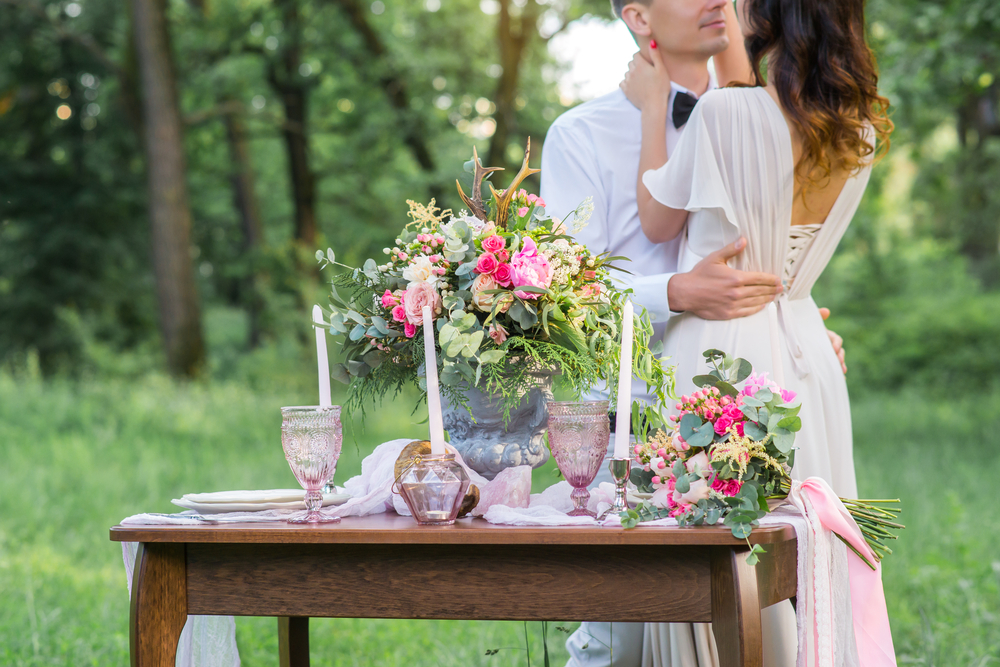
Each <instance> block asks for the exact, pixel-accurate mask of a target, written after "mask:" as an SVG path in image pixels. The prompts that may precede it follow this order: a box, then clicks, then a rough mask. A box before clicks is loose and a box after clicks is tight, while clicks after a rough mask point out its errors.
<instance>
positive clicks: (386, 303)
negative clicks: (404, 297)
mask: <svg viewBox="0 0 1000 667" xmlns="http://www.w3.org/2000/svg"><path fill="white" fill-rule="evenodd" d="M395 305H396V298H395V297H394V296H393V295H392V292H390V291H389V290H386V291H385V294H383V295H382V307H383V308H392V307H393V306H395Z"/></svg>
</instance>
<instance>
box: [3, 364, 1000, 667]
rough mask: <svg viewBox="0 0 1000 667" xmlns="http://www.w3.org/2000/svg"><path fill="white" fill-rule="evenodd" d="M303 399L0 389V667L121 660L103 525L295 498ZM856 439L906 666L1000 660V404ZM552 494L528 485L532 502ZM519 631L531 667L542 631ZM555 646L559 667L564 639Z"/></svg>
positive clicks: (868, 414)
mask: <svg viewBox="0 0 1000 667" xmlns="http://www.w3.org/2000/svg"><path fill="white" fill-rule="evenodd" d="M311 401H312V397H311V385H310V386H308V387H301V386H298V385H297V384H296V383H295V382H278V381H276V382H275V383H274V384H273V386H269V383H268V382H267V381H266V380H258V381H247V382H239V383H238V382H235V381H228V382H217V383H214V384H210V385H200V384H188V385H178V384H175V383H173V382H171V381H169V380H166V379H163V378H158V377H146V378H144V379H140V380H132V381H114V380H101V381H90V382H80V383H71V382H68V381H50V382H42V381H39V380H37V379H30V378H24V377H18V378H15V377H12V376H10V375H0V461H2V463H0V665H46V666H54V665H90V664H93V665H125V664H127V661H128V657H127V656H128V653H127V652H128V634H127V630H128V627H127V615H128V600H127V593H126V588H125V577H124V570H123V568H122V564H121V552H120V549H119V547H118V545H117V544H112V543H111V542H109V541H108V537H107V529H108V527H109V526H111V525H114V524H115V523H117V522H118V521H119V520H120V519H121V518H123V517H124V516H127V515H130V514H135V513H138V512H143V511H158V512H167V511H171V510H172V509H173V507H172V506H171V505H170V503H169V500H170V498H176V497H179V496H180V494H183V493H186V492H191V491H206V490H213V489H215V490H220V489H236V488H273V487H293V486H295V480H294V479H293V477H292V476H291V473H290V472H289V470H288V466H287V465H286V464H285V462H284V459H283V457H282V453H281V448H280V445H279V441H278V433H279V423H280V414H279V410H278V408H279V407H280V406H281V405H290V404H292V405H294V404H303V403H306V402H311ZM411 407H412V401H410V400H401V401H399V402H398V403H396V404H393V409H388V408H386V409H381V410H378V411H376V412H374V413H373V414H372V415H371V418H370V419H369V421H368V427H367V430H366V432H364V433H357V434H355V433H354V432H353V431H354V430H353V428H352V425H351V424H347V425H346V428H345V431H346V433H345V436H346V437H345V448H344V454H343V458H342V462H341V465H340V470H339V471H338V480H340V481H342V480H344V479H346V478H347V477H348V476H350V475H352V474H355V473H356V472H357V471H358V469H359V465H360V460H361V457H362V455H363V453H365V452H366V451H368V449H369V448H370V447H371V446H372V445H373V444H375V443H377V442H381V441H383V440H387V439H390V438H393V437H399V436H404V437H405V436H406V435H418V434H420V433H421V431H422V427H421V426H419V425H415V424H414V423H413V422H415V421H416V419H413V418H411V417H410V416H409V412H410V409H411ZM854 426H855V432H856V434H857V436H856V439H857V443H856V460H857V462H858V473H859V479H860V483H861V488H862V495H866V496H875V497H879V496H880V497H890V496H892V497H895V496H899V497H901V498H902V499H903V501H904V507H905V513H904V517H905V522H906V523H907V525H908V526H909V528H908V529H907V530H906V531H904V533H903V537H902V539H901V540H900V541H899V543H898V544H896V545H894V546H895V547H896V553H895V554H894V555H893V556H892V557H891V558H890V559H889V560H888V561H886V565H885V585H886V591H887V596H888V603H889V612H890V617H891V620H892V625H893V631H894V637H895V641H896V647H897V651H898V653H899V657H900V663H901V664H923V665H941V666H947V667H952V666H957V665H963V666H964V665H968V666H970V667H985V666H986V665H990V664H996V663H1000V590H998V577H1000V549H998V543H1000V517H998V514H997V512H996V504H997V491H996V488H997V487H996V480H998V479H1000V457H998V454H997V436H996V433H997V432H998V431H1000V395H990V396H978V397H974V398H973V397H970V398H967V399H962V400H960V401H958V402H957V405H956V404H955V403H953V404H952V405H950V406H948V405H946V404H945V403H944V401H943V400H935V399H932V398H927V397H921V396H917V395H902V396H881V395H877V396H869V397H864V398H856V399H855V409H854ZM355 436H356V437H357V439H358V441H359V443H360V447H356V446H354V444H353V440H354V437H355ZM554 480H555V476H554V474H553V473H552V470H551V468H549V469H545V470H541V471H536V478H535V486H536V490H537V489H538V488H539V487H544V486H546V485H548V484H549V483H551V482H552V481H554ZM651 576H653V574H652V573H651ZM237 631H238V639H239V644H240V648H241V654H242V657H243V664H244V665H246V666H248V667H253V666H256V665H270V664H274V662H275V655H276V650H277V649H276V647H277V644H276V642H277V640H276V624H275V622H274V621H273V620H272V619H257V618H250V619H239V620H238V621H237ZM529 631H530V637H531V641H532V644H533V645H532V660H533V662H534V664H538V665H540V664H541V660H540V658H541V646H540V632H539V628H538V624H529ZM552 634H553V635H554V637H553V639H552V640H551V641H550V648H551V649H552V650H553V664H562V663H563V662H564V661H565V651H564V649H563V647H562V645H561V643H562V642H561V639H562V636H563V635H561V634H560V633H558V632H553V633H552ZM311 642H312V654H313V660H314V664H316V665H371V664H386V665H389V664H408V665H508V664H524V653H523V652H520V653H518V652H516V651H514V650H509V651H502V652H501V653H500V654H499V655H497V656H493V657H487V656H485V655H484V653H485V651H486V649H489V648H500V647H520V646H523V645H524V628H523V626H522V624H520V623H485V622H471V621H469V622H444V621H368V620H353V619H318V620H314V621H313V622H312V633H311Z"/></svg>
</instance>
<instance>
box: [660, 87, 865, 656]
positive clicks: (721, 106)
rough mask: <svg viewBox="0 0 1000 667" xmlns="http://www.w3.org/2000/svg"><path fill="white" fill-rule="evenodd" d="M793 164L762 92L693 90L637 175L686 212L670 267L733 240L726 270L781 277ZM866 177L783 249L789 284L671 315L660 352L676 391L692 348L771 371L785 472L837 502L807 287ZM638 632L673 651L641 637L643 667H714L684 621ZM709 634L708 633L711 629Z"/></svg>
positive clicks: (842, 393)
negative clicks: (659, 162) (676, 133)
mask: <svg viewBox="0 0 1000 667" xmlns="http://www.w3.org/2000/svg"><path fill="white" fill-rule="evenodd" d="M794 168H795V164H794V160H793V157H792V142H791V136H790V134H789V130H788V124H787V122H786V120H785V118H784V115H783V114H782V112H781V109H780V108H779V107H778V105H777V104H776V103H775V102H774V100H773V99H772V98H771V96H770V95H769V94H768V93H767V91H765V90H764V89H763V88H726V89H721V90H716V91H711V92H709V93H707V94H706V95H705V96H704V97H702V99H701V101H699V103H698V105H697V106H696V107H695V109H694V111H693V113H692V114H691V118H690V119H689V120H688V123H687V127H686V129H685V132H684V134H683V136H682V137H681V140H680V142H679V143H678V145H677V148H676V150H675V151H674V153H673V154H672V155H671V156H670V158H669V160H668V161H667V163H666V164H665V165H664V166H663V167H661V168H659V169H656V170H650V171H647V172H646V173H645V174H643V175H642V180H643V183H644V184H645V185H646V187H647V188H648V189H649V191H650V193H651V194H652V195H653V197H655V198H656V199H657V200H658V201H660V202H661V203H663V204H666V205H667V206H670V207H671V208H676V209H686V210H688V211H690V212H691V214H690V215H689V217H688V222H687V227H686V231H685V236H684V239H683V242H682V244H681V249H680V257H679V261H678V270H679V271H689V270H691V269H692V268H693V267H694V265H695V264H697V263H698V262H699V261H701V259H702V258H704V257H705V256H706V255H708V254H710V253H711V252H714V251H716V250H718V249H720V248H722V247H723V246H725V245H727V244H729V243H732V242H733V241H735V240H736V239H738V238H739V237H740V236H743V237H745V238H746V239H747V247H746V249H745V250H744V251H743V253H741V254H740V255H738V256H737V257H736V258H735V259H734V260H733V261H732V265H733V267H734V268H737V269H741V270H744V271H764V272H767V273H771V274H774V275H779V276H784V273H785V270H786V263H787V260H788V257H789V244H790V243H792V244H795V243H796V242H795V241H794V240H793V239H792V230H791V213H792V202H793V198H794V185H795V180H794ZM870 175H871V166H870V165H867V166H865V167H864V168H862V169H861V170H860V172H859V173H858V174H856V175H855V176H854V177H852V178H850V179H849V180H848V181H847V183H846V185H845V186H844V188H843V190H842V191H841V193H840V195H839V197H838V199H837V201H836V203H835V204H834V206H833V208H832V210H831V211H830V213H829V215H828V216H827V218H826V220H825V221H824V223H823V224H822V226H821V227H820V229H818V230H816V231H815V233H814V235H813V236H812V237H811V239H810V243H809V244H808V247H800V248H798V249H797V250H793V253H792V254H793V258H794V259H793V264H792V266H791V267H790V268H791V269H792V271H793V274H792V276H791V277H793V278H794V280H791V281H790V282H791V284H790V285H788V286H787V287H786V291H785V292H784V293H783V294H782V296H781V297H780V298H779V299H777V300H776V302H774V303H772V304H770V305H769V306H768V307H767V308H765V309H764V310H763V311H761V312H759V313H757V314H755V315H751V316H749V317H744V318H741V319H736V320H728V321H710V320H703V319H701V318H699V317H697V316H695V315H694V314H692V313H684V314H681V315H676V316H674V317H672V318H671V319H670V321H669V322H668V324H667V331H666V334H665V338H664V343H665V349H664V351H665V354H666V355H667V356H669V357H670V358H671V361H672V362H673V363H676V364H677V390H678V392H680V393H682V394H688V393H691V392H692V391H694V390H695V389H696V388H695V387H694V385H693V384H692V383H691V378H692V377H693V376H694V375H696V374H699V373H704V372H706V370H707V369H706V367H705V364H704V358H703V357H702V352H703V351H704V350H707V349H709V348H716V349H720V350H724V351H726V352H728V353H730V354H733V355H735V356H739V357H743V358H745V359H748V360H749V361H750V362H751V363H752V364H753V367H754V369H755V370H756V371H757V372H761V371H769V372H770V377H772V378H773V379H774V380H775V381H776V382H778V384H780V385H782V386H783V387H785V388H787V389H791V390H792V391H794V392H796V393H797V394H798V400H800V401H801V403H802V410H801V412H800V413H799V414H800V416H801V417H802V430H801V431H800V432H799V433H798V435H797V437H796V446H797V448H798V451H797V452H796V457H795V466H794V469H793V471H792V476H793V477H794V478H796V479H799V480H801V479H804V478H806V477H811V476H816V477H821V478H823V479H824V480H826V481H827V482H828V483H829V484H830V485H831V486H832V487H833V489H834V490H835V491H836V492H837V494H839V495H840V496H843V497H857V485H856V481H855V476H854V456H853V441H852V436H851V413H850V404H849V400H848V396H847V385H846V383H845V381H844V375H843V373H842V371H841V369H840V363H839V361H838V359H837V357H836V355H835V354H834V352H833V349H832V347H831V345H830V341H829V339H828V337H827V333H826V328H825V326H824V325H823V320H822V318H821V317H820V314H819V311H818V308H817V306H816V303H815V302H814V301H813V300H812V297H811V295H810V292H811V290H812V287H813V285H814V284H815V282H816V279H817V278H818V277H819V275H820V274H821V273H822V271H823V269H824V268H825V267H826V265H827V263H828V262H829V260H830V257H831V256H832V255H833V252H834V250H835V249H836V247H837V244H838V243H839V242H840V239H841V237H842V236H843V235H844V232H845V231H846V229H847V226H848V224H849V223H850V221H851V218H852V217H853V216H854V213H855V211H856V210H857V208H858V205H859V204H860V202H861V197H862V195H863V194H864V191H865V187H866V186H867V184H868V180H869V177H870ZM782 605H784V606H785V607H786V608H785V609H784V610H779V611H776V612H774V614H772V615H773V616H774V617H773V618H770V619H766V618H765V619H764V620H765V623H764V626H765V627H764V632H765V635H766V636H768V637H769V638H771V639H776V641H775V642H774V645H773V646H772V649H773V650H774V651H775V653H774V654H773V655H772V656H771V657H767V656H765V662H766V663H767V664H769V665H792V664H794V661H789V658H788V656H794V637H795V634H794V633H795V628H794V622H793V619H794V616H793V615H792V613H791V607H790V605H788V604H787V603H782ZM775 607H779V605H775ZM775 607H772V608H770V609H774V608H775ZM646 634H647V635H653V636H654V637H656V636H658V637H664V636H665V637H666V638H668V639H669V640H670V641H669V642H667V643H670V646H671V648H670V653H669V654H666V653H663V652H661V653H655V652H653V648H654V642H653V641H651V642H650V644H649V649H650V651H651V652H652V655H650V658H651V662H649V663H646V664H649V665H651V666H655V667H661V666H663V667H666V666H671V667H687V666H688V665H691V666H700V667H708V666H712V665H717V664H718V661H717V659H715V657H714V653H713V652H712V651H710V650H708V649H706V650H700V649H699V647H698V646H697V642H692V641H689V637H690V636H691V635H692V630H691V627H690V626H689V625H681V624H671V626H670V627H660V628H655V629H654V628H650V629H649V630H648V631H647V632H646ZM695 635H697V630H696V631H695ZM707 636H708V638H709V639H712V635H711V633H710V632H708V633H707ZM787 637H791V638H792V640H791V641H792V645H793V646H792V647H789V646H788V640H787ZM708 643H709V644H712V643H714V640H713V641H709V642H708ZM682 644H683V645H691V646H694V651H682V655H677V651H676V650H675V647H676V646H679V645H682ZM662 645H663V642H661V643H660V646H662Z"/></svg>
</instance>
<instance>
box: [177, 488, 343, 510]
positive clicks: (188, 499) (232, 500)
mask: <svg viewBox="0 0 1000 667" xmlns="http://www.w3.org/2000/svg"><path fill="white" fill-rule="evenodd" d="M305 493H306V492H305V491H303V490H302V489H298V490H296V489H271V490H266V491H217V492H215V493H187V494H184V495H183V496H181V498H179V499H177V498H175V499H174V500H171V501H170V502H171V503H173V504H174V505H177V506H178V507H183V508H184V509H189V510H195V511H197V512H201V513H202V514H215V513H218V512H256V511H260V510H304V509H305V508H306V505H305V501H304V497H305ZM350 497H351V496H350V495H349V494H348V493H347V492H346V491H345V490H344V489H342V488H337V489H336V492H335V493H327V494H324V495H323V507H327V506H329V505H341V504H343V503H345V502H347V501H348V499H350Z"/></svg>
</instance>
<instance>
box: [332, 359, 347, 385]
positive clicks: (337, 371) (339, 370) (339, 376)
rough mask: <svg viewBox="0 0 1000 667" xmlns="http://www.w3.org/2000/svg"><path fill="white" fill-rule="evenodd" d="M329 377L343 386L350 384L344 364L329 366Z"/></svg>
mask: <svg viewBox="0 0 1000 667" xmlns="http://www.w3.org/2000/svg"><path fill="white" fill-rule="evenodd" d="M330 377H332V378H333V379H334V380H336V381H337V382H343V383H344V384H350V383H351V374H350V373H348V372H347V366H346V365H344V364H334V365H333V366H331V367H330Z"/></svg>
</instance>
